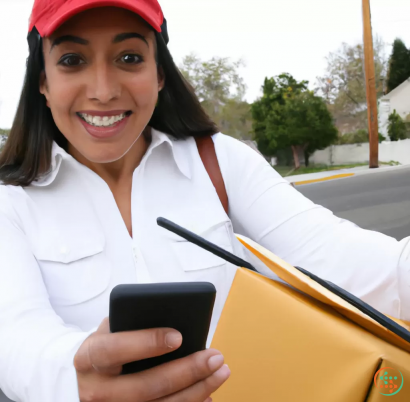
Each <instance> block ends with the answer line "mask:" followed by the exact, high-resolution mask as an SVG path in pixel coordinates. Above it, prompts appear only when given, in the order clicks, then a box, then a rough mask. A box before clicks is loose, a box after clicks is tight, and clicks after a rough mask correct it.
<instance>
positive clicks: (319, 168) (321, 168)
mask: <svg viewBox="0 0 410 402" xmlns="http://www.w3.org/2000/svg"><path fill="white" fill-rule="evenodd" d="M380 165H383V166H397V165H399V163H398V162H395V161H390V162H380ZM359 166H368V163H355V164H351V165H333V166H327V165H311V166H309V167H305V166H301V167H300V168H299V169H298V170H292V169H293V168H292V167H291V166H274V169H275V170H276V171H277V172H278V173H279V174H280V175H281V176H283V177H285V176H295V175H299V174H307V173H318V172H329V171H332V170H339V169H349V168H354V167H359Z"/></svg>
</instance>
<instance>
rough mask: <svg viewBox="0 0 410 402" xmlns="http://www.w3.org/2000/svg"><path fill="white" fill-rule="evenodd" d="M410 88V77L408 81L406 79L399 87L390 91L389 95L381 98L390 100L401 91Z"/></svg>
mask: <svg viewBox="0 0 410 402" xmlns="http://www.w3.org/2000/svg"><path fill="white" fill-rule="evenodd" d="M407 87H408V88H410V77H409V78H407V80H406V81H404V82H403V83H402V84H400V85H399V86H398V87H397V88H395V89H393V91H391V92H389V93H388V94H387V95H384V96H383V97H381V98H380V100H382V101H383V100H390V99H391V98H394V96H395V95H397V94H398V93H399V92H401V91H402V90H403V89H405V88H407Z"/></svg>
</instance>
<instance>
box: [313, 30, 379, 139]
mask: <svg viewBox="0 0 410 402" xmlns="http://www.w3.org/2000/svg"><path fill="white" fill-rule="evenodd" d="M384 51H385V44H384V42H383V41H382V40H381V39H380V38H376V39H375V41H374V62H375V72H376V89H377V96H378V97H381V96H383V95H384V91H383V80H384V79H385V76H386V67H387V61H386V59H385V56H384ZM363 63H364V51H363V45H361V44H358V45H355V46H351V45H349V44H347V43H343V44H342V46H341V47H340V48H339V49H338V50H337V51H336V52H332V53H330V54H329V56H328V57H327V69H326V72H325V74H324V75H323V76H322V77H318V79H317V86H318V88H317V90H318V91H319V94H320V95H322V96H323V97H324V98H325V100H326V103H327V104H328V105H329V110H330V111H331V112H332V115H333V117H334V118H335V121H336V126H337V127H338V129H339V131H341V132H351V131H354V130H358V129H366V128H367V112H366V110H367V109H366V82H365V75H364V64H363Z"/></svg>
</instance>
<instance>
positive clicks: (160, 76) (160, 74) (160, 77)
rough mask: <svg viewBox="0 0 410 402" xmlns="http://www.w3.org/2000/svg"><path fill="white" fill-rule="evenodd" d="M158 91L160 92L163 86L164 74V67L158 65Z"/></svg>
mask: <svg viewBox="0 0 410 402" xmlns="http://www.w3.org/2000/svg"><path fill="white" fill-rule="evenodd" d="M157 75H158V92H160V91H161V90H162V89H163V88H164V86H165V74H164V69H163V68H162V67H161V66H159V67H158V74H157Z"/></svg>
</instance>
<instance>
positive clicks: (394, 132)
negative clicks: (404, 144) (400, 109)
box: [388, 110, 407, 141]
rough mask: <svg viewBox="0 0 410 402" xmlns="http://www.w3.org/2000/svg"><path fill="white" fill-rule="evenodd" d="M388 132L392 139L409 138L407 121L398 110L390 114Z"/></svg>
mask: <svg viewBox="0 0 410 402" xmlns="http://www.w3.org/2000/svg"><path fill="white" fill-rule="evenodd" d="M388 133H389V137H390V140H391V141H398V140H404V139H406V138H407V128H406V123H405V122H404V120H403V119H402V118H401V117H400V115H399V114H398V113H397V112H396V110H394V112H393V113H392V114H391V115H390V116H389V125H388Z"/></svg>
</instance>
